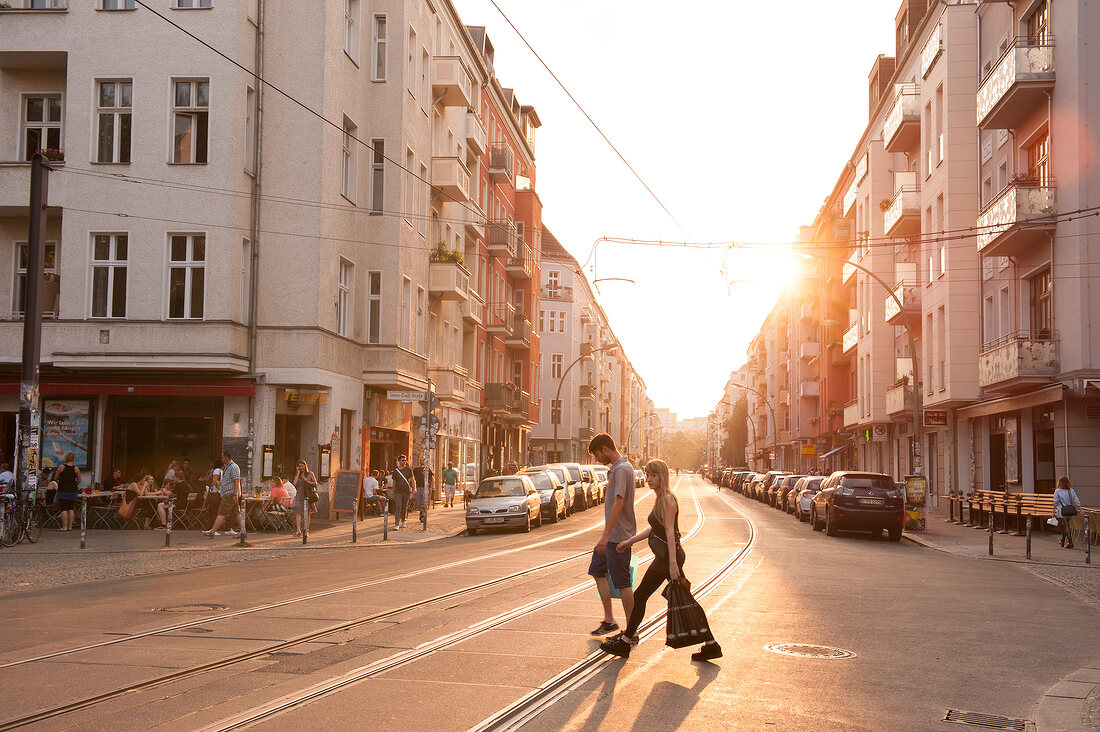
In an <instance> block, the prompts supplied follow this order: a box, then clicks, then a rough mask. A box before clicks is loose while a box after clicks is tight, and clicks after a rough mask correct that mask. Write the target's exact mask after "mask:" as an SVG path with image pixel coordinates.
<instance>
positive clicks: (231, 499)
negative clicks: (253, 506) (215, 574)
mask: <svg viewBox="0 0 1100 732" xmlns="http://www.w3.org/2000/svg"><path fill="white" fill-rule="evenodd" d="M218 492H219V495H220V496H221V501H220V502H219V503H218V515H217V516H216V517H215V518H214V525H213V526H211V527H210V530H209V531H204V532H202V534H203V536H207V537H215V536H221V535H222V532H221V528H222V526H223V525H229V524H230V523H235V524H237V525H238V526H239V525H240V519H241V510H240V503H241V469H240V467H238V466H237V464H236V463H235V462H233V455H232V454H231V453H230V452H229V451H228V450H224V451H223V452H222V472H221V485H220V486H219V489H218ZM241 528H243V527H241ZM229 533H230V534H232V535H233V536H240V533H241V532H240V531H239V530H237V529H234V528H230V529H229Z"/></svg>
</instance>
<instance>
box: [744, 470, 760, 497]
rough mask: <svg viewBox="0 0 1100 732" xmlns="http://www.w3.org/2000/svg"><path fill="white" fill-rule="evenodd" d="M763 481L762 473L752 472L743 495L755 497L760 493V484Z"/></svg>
mask: <svg viewBox="0 0 1100 732" xmlns="http://www.w3.org/2000/svg"><path fill="white" fill-rule="evenodd" d="M763 482H764V474H763V473H753V476H752V480H750V481H748V488H747V489H746V490H745V495H746V496H747V497H748V498H756V496H757V495H758V494H759V493H760V484H761V483H763Z"/></svg>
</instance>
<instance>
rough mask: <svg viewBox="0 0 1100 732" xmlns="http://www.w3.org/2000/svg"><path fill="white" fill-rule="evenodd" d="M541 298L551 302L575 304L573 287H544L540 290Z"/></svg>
mask: <svg viewBox="0 0 1100 732" xmlns="http://www.w3.org/2000/svg"><path fill="white" fill-rule="evenodd" d="M539 297H541V298H542V299H543V300H549V301H551V302H573V288H572V287H561V286H560V285H559V286H558V287H543V288H542V289H541V290H539Z"/></svg>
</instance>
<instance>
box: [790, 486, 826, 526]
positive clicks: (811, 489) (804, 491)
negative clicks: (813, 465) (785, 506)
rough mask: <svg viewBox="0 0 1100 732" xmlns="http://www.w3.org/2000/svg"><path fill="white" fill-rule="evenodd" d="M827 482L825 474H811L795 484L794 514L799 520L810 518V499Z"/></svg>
mask: <svg viewBox="0 0 1100 732" xmlns="http://www.w3.org/2000/svg"><path fill="white" fill-rule="evenodd" d="M824 482H825V476H824V475H811V476H809V477H806V478H803V479H802V480H800V481H798V482H797V483H795V484H794V490H793V491H792V493H793V495H794V499H793V501H792V502H793V503H794V515H795V516H797V517H798V520H799V521H809V520H810V501H812V500H813V498H814V496H815V495H817V492H818V491H819V490H821V484H822V483H824Z"/></svg>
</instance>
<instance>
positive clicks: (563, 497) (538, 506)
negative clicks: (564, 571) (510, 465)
mask: <svg viewBox="0 0 1100 732" xmlns="http://www.w3.org/2000/svg"><path fill="white" fill-rule="evenodd" d="M606 493H607V468H606V467H605V466H603V465H581V464H580V463H550V464H548V465H533V466H529V467H526V468H523V469H521V470H520V471H519V472H518V473H516V474H515V475H498V476H494V477H491V478H486V479H485V480H483V481H481V483H479V484H478V487H477V491H476V492H475V493H474V497H473V498H472V499H471V500H470V502H469V504H468V505H467V507H466V533H468V534H469V535H470V536H476V535H477V533H478V532H479V531H485V530H488V529H520V530H521V531H530V530H531V527H532V526H535V527H538V526H542V524H543V522H544V521H545V522H547V523H552V524H554V523H557V522H558V521H561V520H562V519H565V518H568V517H569V516H572V515H573V514H574V513H576V512H577V511H584V510H586V509H588V508H589V507H590V506H597V505H599V504H601V503H603V502H604V499H605V498H606Z"/></svg>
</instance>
